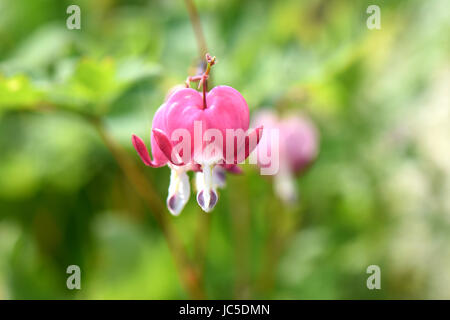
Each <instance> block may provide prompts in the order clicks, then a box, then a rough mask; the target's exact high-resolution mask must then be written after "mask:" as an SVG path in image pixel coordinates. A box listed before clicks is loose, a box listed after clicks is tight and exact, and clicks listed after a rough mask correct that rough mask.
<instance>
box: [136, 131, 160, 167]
mask: <svg viewBox="0 0 450 320" xmlns="http://www.w3.org/2000/svg"><path fill="white" fill-rule="evenodd" d="M131 142H132V143H133V147H134V149H136V151H137V153H138V155H139V157H140V158H141V160H142V162H144V164H145V165H147V166H149V167H157V164H156V163H154V162H153V161H152V159H151V158H150V155H149V153H148V150H147V147H146V146H145V143H144V141H143V140H142V139H141V138H139V137H138V136H137V135H135V134H133V135H132V136H131Z"/></svg>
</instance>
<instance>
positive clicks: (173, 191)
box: [167, 167, 191, 216]
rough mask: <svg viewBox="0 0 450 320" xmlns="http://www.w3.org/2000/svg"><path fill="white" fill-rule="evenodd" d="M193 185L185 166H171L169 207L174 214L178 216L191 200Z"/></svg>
mask: <svg viewBox="0 0 450 320" xmlns="http://www.w3.org/2000/svg"><path fill="white" fill-rule="evenodd" d="M190 193H191V186H190V184H189V177H188V175H187V173H186V171H185V170H184V169H183V168H177V169H175V168H173V167H172V168H171V170H170V184H169V195H168V197H167V207H168V209H169V211H170V213H172V214H173V215H175V216H177V215H179V214H180V212H181V210H183V208H184V206H185V205H186V203H187V202H188V200H189V196H190Z"/></svg>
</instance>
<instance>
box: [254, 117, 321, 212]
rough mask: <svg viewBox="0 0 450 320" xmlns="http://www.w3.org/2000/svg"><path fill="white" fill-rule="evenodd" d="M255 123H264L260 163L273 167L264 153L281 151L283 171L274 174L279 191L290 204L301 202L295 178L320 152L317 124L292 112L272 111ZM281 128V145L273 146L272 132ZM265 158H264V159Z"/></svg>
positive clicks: (276, 188) (281, 168) (279, 130)
mask: <svg viewBox="0 0 450 320" xmlns="http://www.w3.org/2000/svg"><path fill="white" fill-rule="evenodd" d="M253 125H256V126H258V125H264V128H265V130H264V133H263V135H262V138H261V141H260V143H259V145H258V147H257V148H256V150H255V152H256V155H257V160H258V165H259V166H260V167H267V166H270V165H271V163H270V162H267V161H265V159H266V157H264V155H263V152H264V153H270V152H278V153H279V157H278V158H279V170H278V172H277V174H276V175H275V177H274V183H275V184H274V187H275V192H276V194H277V195H278V196H279V197H280V198H281V199H282V200H283V201H285V202H286V203H295V202H296V201H297V198H298V197H297V194H298V192H297V188H296V185H295V179H294V177H295V176H297V175H299V174H300V173H302V172H304V171H305V170H306V169H307V168H308V167H309V165H311V163H312V162H313V161H314V160H315V158H316V157H317V153H318V144H319V136H318V132H317V129H316V127H315V126H314V124H313V123H312V122H311V121H310V120H309V119H308V118H306V117H304V116H300V115H298V114H291V115H289V116H286V117H284V118H281V119H280V118H278V117H277V116H276V115H275V114H274V113H273V112H271V111H262V112H260V113H259V114H258V115H257V116H256V117H255V118H254V120H253ZM271 130H278V133H279V141H278V145H277V146H276V147H275V146H273V145H272V144H273V141H272V140H271V139H270V137H269V134H268V132H270V131H271ZM263 159H264V160H263Z"/></svg>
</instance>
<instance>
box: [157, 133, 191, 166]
mask: <svg viewBox="0 0 450 320" xmlns="http://www.w3.org/2000/svg"><path fill="white" fill-rule="evenodd" d="M152 133H153V136H154V138H155V140H156V143H157V144H158V147H159V149H161V151H162V152H163V153H164V155H165V156H166V158H167V159H169V161H170V162H171V163H173V164H174V165H176V166H182V165H185V163H183V160H182V159H181V156H180V155H179V154H178V153H176V152H172V151H173V146H172V142H171V141H170V140H169V138H168V137H167V135H166V134H165V133H164V132H163V131H162V130H160V129H153V130H152ZM172 155H173V156H172Z"/></svg>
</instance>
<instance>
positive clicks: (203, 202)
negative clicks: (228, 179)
mask: <svg viewBox="0 0 450 320" xmlns="http://www.w3.org/2000/svg"><path fill="white" fill-rule="evenodd" d="M170 170H171V172H170V184H169V195H168V197H167V208H168V209H169V211H170V213H172V214H173V215H175V216H178V215H179V214H180V212H181V211H182V210H183V208H184V206H185V205H186V203H187V202H188V201H189V197H190V195H191V186H190V183H189V176H188V174H187V171H188V170H187V168H186V167H185V166H182V167H175V166H170ZM202 170H203V172H196V173H195V185H196V189H197V203H198V204H199V205H200V207H201V208H202V209H203V211H205V212H210V211H211V210H212V209H213V208H214V206H215V205H216V203H217V200H218V199H219V196H218V194H217V188H222V187H224V186H225V170H224V169H222V168H221V167H219V166H214V165H209V164H208V165H203V166H202Z"/></svg>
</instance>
